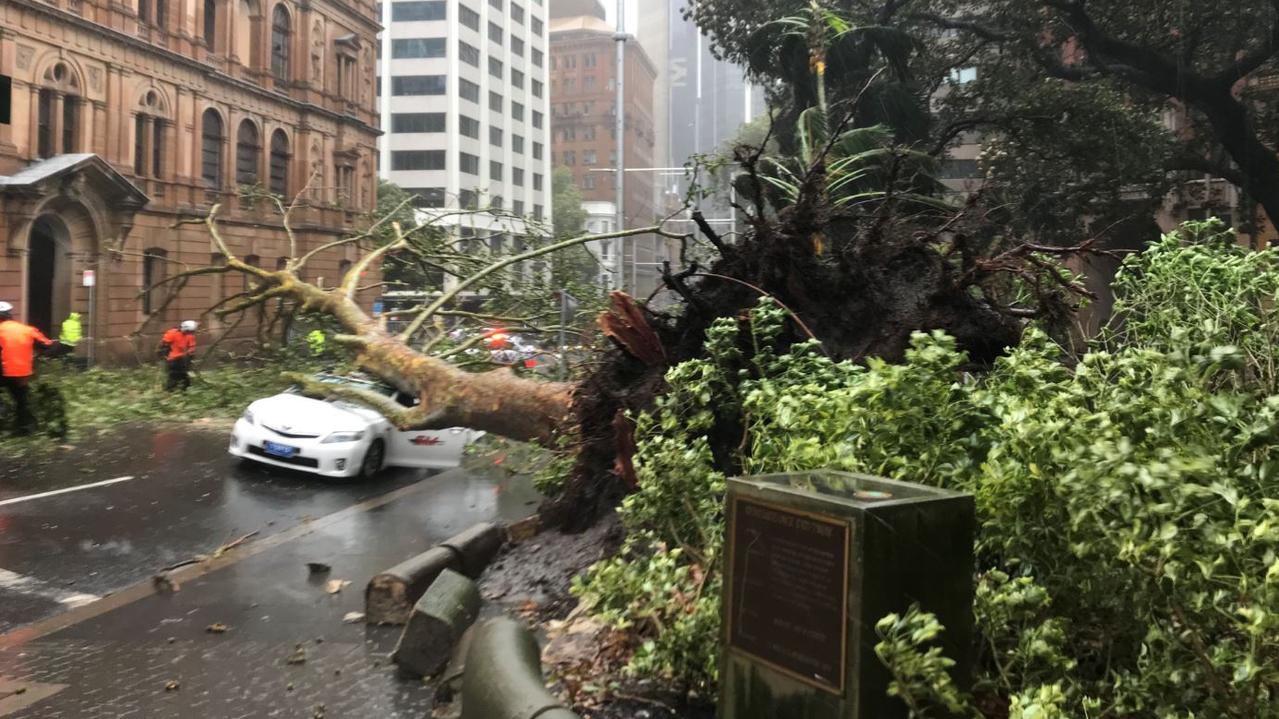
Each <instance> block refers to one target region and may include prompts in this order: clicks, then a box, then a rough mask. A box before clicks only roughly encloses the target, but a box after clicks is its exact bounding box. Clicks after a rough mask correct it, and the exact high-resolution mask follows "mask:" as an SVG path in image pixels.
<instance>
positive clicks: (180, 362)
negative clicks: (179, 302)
mask: <svg viewBox="0 0 1279 719" xmlns="http://www.w3.org/2000/svg"><path fill="white" fill-rule="evenodd" d="M196 326H197V325H196V323H195V320H185V321H183V322H182V324H180V325H178V326H177V327H174V328H173V329H170V330H169V331H168V332H165V333H164V338H163V339H161V340H160V352H161V353H163V355H164V359H165V361H166V362H167V363H168V365H169V379H168V380H167V381H166V382H165V383H164V389H165V390H166V391H170V392H172V391H173V390H175V389H177V388H178V387H179V386H181V387H182V389H183V390H185V389H186V388H188V387H190V386H191V360H193V359H194V358H195V328H196Z"/></svg>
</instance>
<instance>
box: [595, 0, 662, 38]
mask: <svg viewBox="0 0 1279 719" xmlns="http://www.w3.org/2000/svg"><path fill="white" fill-rule="evenodd" d="M649 1H650V2H651V1H652V0H649ZM600 2H602V3H604V12H605V13H606V14H607V15H608V21H609V22H610V23H612V22H614V20H613V16H614V15H616V14H617V0H600ZM639 5H640V3H638V2H636V0H626V31H627V32H631V33H633V32H635V28H636V27H638V26H639V20H638V19H637V17H636V13H637V12H638V11H639Z"/></svg>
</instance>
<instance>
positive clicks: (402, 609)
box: [364, 546, 462, 624]
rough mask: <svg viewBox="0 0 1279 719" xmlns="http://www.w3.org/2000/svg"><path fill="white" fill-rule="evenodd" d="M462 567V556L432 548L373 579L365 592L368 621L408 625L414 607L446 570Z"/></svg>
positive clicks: (449, 549)
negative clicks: (406, 623)
mask: <svg viewBox="0 0 1279 719" xmlns="http://www.w3.org/2000/svg"><path fill="white" fill-rule="evenodd" d="M461 568H462V556H461V555H460V554H458V552H457V550H455V549H452V548H450V547H442V546H441V547H432V548H430V549H428V550H426V551H425V552H423V553H421V554H419V555H417V556H416V557H413V558H412V559H408V560H406V561H403V562H400V563H399V564H397V565H395V566H394V567H391V568H390V569H388V570H386V571H385V572H382V573H381V574H378V575H377V576H375V577H373V578H372V579H370V580H369V584H368V586H367V587H366V588H365V590H364V621H365V622H367V623H369V624H404V623H405V622H407V621H408V620H409V615H410V614H411V613H412V612H413V605H414V604H416V603H417V600H418V599H420V598H421V597H422V595H423V594H426V590H427V589H428V588H429V587H430V586H431V583H432V582H434V581H435V578H436V577H438V576H440V573H441V572H443V571H444V570H446V569H452V570H454V571H457V570H460V569H461Z"/></svg>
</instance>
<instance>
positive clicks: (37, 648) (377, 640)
mask: <svg viewBox="0 0 1279 719" xmlns="http://www.w3.org/2000/svg"><path fill="white" fill-rule="evenodd" d="M116 442H117V445H122V446H125V447H126V448H127V454H128V455H129V456H131V457H134V458H135V459H134V461H133V462H132V464H130V465H128V470H129V471H128V473H122V472H123V470H122V469H121V467H119V466H116V467H111V466H105V465H106V464H107V463H105V462H104V463H103V465H104V466H103V468H102V471H101V473H98V472H94V473H92V474H88V473H81V472H79V470H78V467H79V466H82V465H83V464H84V462H86V461H87V460H83V459H82V460H81V462H80V463H76V464H71V465H67V466H65V467H64V468H63V469H64V470H65V471H72V472H75V474H76V479H77V481H75V482H66V481H62V482H60V483H56V484H61V485H64V486H65V485H71V484H74V485H80V484H88V483H93V482H99V481H103V480H110V479H115V478H117V477H120V476H133V477H134V479H131V480H127V481H121V482H117V483H114V484H109V485H102V486H97V487H92V488H88V489H84V490H82V491H73V492H68V493H64V494H57V495H51V496H47V497H43V498H37V499H32V500H29V501H22V502H16V503H10V504H4V502H5V501H7V500H12V499H14V498H16V496H27V495H29V494H30V492H23V493H21V495H15V494H14V493H12V492H9V493H7V494H6V493H5V490H4V488H3V487H4V483H3V481H2V480H0V717H8V716H14V717H126V716H128V717H178V716H183V717H210V718H220V717H294V716H297V717H315V716H325V717H330V718H332V717H348V716H349V717H364V716H379V717H400V716H406V717H407V716H412V717H421V716H425V715H426V714H427V713H428V712H429V706H430V691H429V689H428V688H427V687H425V686H424V685H423V684H421V683H420V682H415V681H406V680H402V679H399V678H397V677H396V675H395V672H394V669H393V668H392V667H391V666H390V665H389V663H388V662H387V661H386V658H385V656H386V654H387V653H388V652H389V651H390V649H391V648H392V647H393V645H394V642H395V639H396V637H397V634H398V632H396V631H395V630H394V629H391V628H373V627H366V626H364V625H363V624H348V623H344V622H343V616H344V615H346V614H347V613H348V612H357V611H362V609H363V606H362V605H363V587H364V585H365V583H366V582H367V581H368V579H369V578H370V577H372V576H373V575H374V574H376V573H377V572H379V571H381V570H382V569H384V568H386V567H388V566H390V565H392V564H394V563H396V562H398V561H400V560H402V559H404V558H405V557H408V556H410V555H412V554H414V553H416V552H420V551H423V550H425V549H426V548H428V547H429V546H431V545H432V544H434V543H436V542H438V541H440V540H442V539H444V538H445V537H447V536H449V535H450V534H453V533H455V532H457V531H459V530H461V529H464V528H465V527H467V526H469V525H470V524H472V523H474V522H478V521H485V520H502V521H509V520H513V519H518V518H521V517H524V516H526V515H528V514H530V513H531V512H532V511H533V510H534V506H535V503H536V495H535V493H534V492H533V490H532V489H531V487H530V486H529V484H528V482H527V480H526V479H524V478H521V477H518V476H512V475H510V474H509V473H508V472H506V471H504V470H498V469H496V468H490V469H488V470H484V469H481V470H478V471H471V472H468V471H464V470H452V471H449V472H445V473H443V474H437V475H434V476H430V474H429V473H427V472H423V471H390V472H387V473H385V474H384V475H383V476H381V477H380V478H378V479H377V480H376V481H374V482H366V483H361V482H342V483H335V482H331V481H325V480H318V479H315V478H312V477H308V476H306V475H300V474H298V475H294V474H288V473H285V474H280V473H276V472H266V471H263V470H259V469H256V468H253V467H247V466H239V465H236V464H234V463H232V462H230V461H229V459H228V458H227V457H226V456H225V455H224V454H223V452H224V436H223V435H222V434H221V433H216V432H208V431H190V430H147V429H139V430H137V431H135V432H132V433H130V434H128V435H127V437H124V438H122V439H121V438H117V441H116ZM89 444H90V445H91V443H89ZM118 449H119V446H114V447H113V450H117V451H118ZM84 451H85V456H92V452H93V447H92V446H86V447H85V450H84ZM47 471H53V472H56V471H58V468H57V466H56V465H54V466H51V467H50V468H49V469H48V470H47ZM40 491H42V490H40ZM251 532H257V534H255V535H253V536H252V537H251V538H250V539H249V540H248V541H247V542H246V543H244V544H243V545H241V546H240V547H238V548H237V549H234V550H231V551H230V552H227V553H226V555H225V556H224V557H223V558H222V559H221V560H218V562H217V563H216V564H215V565H214V567H213V568H212V571H208V572H207V573H203V570H202V569H200V565H196V567H195V568H194V572H193V573H194V574H196V575H197V576H194V577H193V578H191V579H188V580H186V581H183V582H182V583H181V584H180V586H179V587H178V589H177V591H175V592H160V593H157V592H156V591H155V589H154V587H153V586H152V584H151V577H152V575H153V574H155V572H156V571H157V570H159V569H161V568H163V567H166V566H169V565H173V564H177V563H179V562H183V561H185V560H189V559H192V558H195V557H197V556H200V555H208V554H210V553H213V552H215V551H216V550H217V548H218V547H219V546H221V545H224V544H226V543H227V542H229V541H231V540H234V539H236V538H239V537H243V536H244V535H246V534H249V533H251ZM316 561H318V562H324V563H327V564H329V565H331V566H332V571H331V572H330V573H329V574H327V575H322V576H316V575H311V574H309V573H308V570H307V566H306V564H307V562H316ZM187 571H192V569H188V570H187ZM330 580H347V581H350V582H351V583H350V584H349V585H346V586H345V587H344V588H343V589H342V591H339V592H337V593H334V594H330V593H329V592H327V591H326V587H325V585H326V583H327V582H328V581H330ZM98 597H106V598H105V599H102V600H101V601H94V600H95V599H96V598H98ZM212 624H223V625H226V626H227V627H228V629H227V631H226V632H225V633H221V634H214V633H209V632H207V631H206V628H207V627H208V626H209V625H212ZM299 644H301V645H302V649H301V652H302V653H301V655H298V654H297V652H298V645H299ZM296 656H305V661H304V662H301V663H290V662H289V661H288V660H289V658H290V657H296ZM19 684H21V685H22V686H24V687H25V691H24V692H23V693H22V694H19V695H11V692H12V687H14V686H18V685H19ZM46 694H47V695H48V696H47V697H46V696H45V695H46Z"/></svg>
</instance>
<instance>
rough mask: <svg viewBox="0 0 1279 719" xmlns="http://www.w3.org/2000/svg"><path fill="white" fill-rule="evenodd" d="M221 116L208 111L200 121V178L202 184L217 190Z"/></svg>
mask: <svg viewBox="0 0 1279 719" xmlns="http://www.w3.org/2000/svg"><path fill="white" fill-rule="evenodd" d="M224 134H225V131H224V130H223V129H222V116H221V115H219V114H218V112H217V110H213V109H208V110H205V111H204V116H203V118H202V119H201V121H200V176H201V177H202V178H204V184H206V185H208V186H209V187H213V188H217V187H220V186H221V185H222V139H223V136H224Z"/></svg>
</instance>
